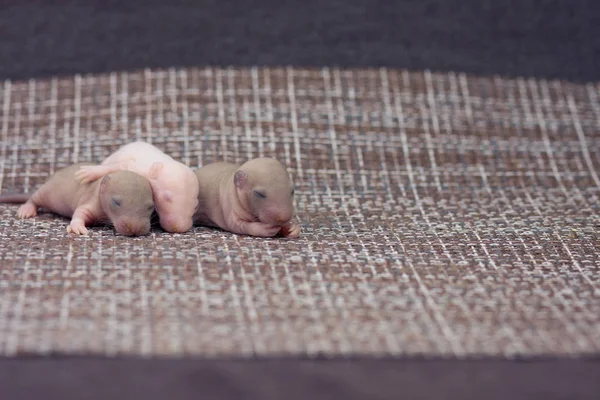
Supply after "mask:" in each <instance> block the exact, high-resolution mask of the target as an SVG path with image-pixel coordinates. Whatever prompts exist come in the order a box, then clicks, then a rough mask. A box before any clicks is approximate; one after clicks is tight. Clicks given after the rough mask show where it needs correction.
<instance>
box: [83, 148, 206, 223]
mask: <svg viewBox="0 0 600 400" xmlns="http://www.w3.org/2000/svg"><path fill="white" fill-rule="evenodd" d="M119 170H129V171H133V172H136V173H138V174H140V175H142V176H144V177H146V178H147V179H148V181H149V182H150V186H151V187H152V193H153V196H154V203H155V206H156V212H157V213H158V217H159V220H160V225H161V226H162V228H163V229H164V230H166V231H167V232H174V233H183V232H186V231H188V230H190V229H191V228H192V226H193V216H194V212H195V210H196V205H197V204H198V192H199V186H198V179H197V178H196V175H195V174H194V171H192V169H191V168H190V167H188V166H187V165H185V164H183V163H180V162H178V161H175V160H174V159H173V158H172V157H170V156H168V155H167V154H165V153H164V152H162V151H161V150H159V149H158V148H156V147H155V146H153V145H152V144H150V143H146V142H133V143H129V144H127V145H124V146H122V147H121V148H119V149H118V150H117V151H115V152H114V153H113V154H111V155H110V156H108V157H107V158H106V159H105V160H104V161H102V163H101V164H100V165H88V166H83V167H81V168H80V169H79V171H77V173H76V174H75V177H76V178H77V179H79V180H81V182H92V181H94V180H96V179H99V178H101V177H103V176H104V175H106V174H109V173H111V172H115V171H119Z"/></svg>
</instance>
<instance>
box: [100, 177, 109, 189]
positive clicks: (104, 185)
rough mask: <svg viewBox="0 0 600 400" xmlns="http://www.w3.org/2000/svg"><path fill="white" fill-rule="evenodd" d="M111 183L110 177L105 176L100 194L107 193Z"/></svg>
mask: <svg viewBox="0 0 600 400" xmlns="http://www.w3.org/2000/svg"><path fill="white" fill-rule="evenodd" d="M109 181H110V176H108V175H104V178H102V180H101V181H100V192H102V193H104V192H106V187H107V186H108V182H109Z"/></svg>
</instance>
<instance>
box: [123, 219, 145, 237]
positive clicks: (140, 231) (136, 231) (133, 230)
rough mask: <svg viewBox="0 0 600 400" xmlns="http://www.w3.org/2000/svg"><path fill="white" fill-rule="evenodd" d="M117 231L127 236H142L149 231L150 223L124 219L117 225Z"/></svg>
mask: <svg viewBox="0 0 600 400" xmlns="http://www.w3.org/2000/svg"><path fill="white" fill-rule="evenodd" d="M117 232H119V233H121V234H123V235H127V236H142V235H146V234H147V233H149V232H150V223H144V222H134V221H131V220H126V221H123V222H121V223H120V224H118V225H117Z"/></svg>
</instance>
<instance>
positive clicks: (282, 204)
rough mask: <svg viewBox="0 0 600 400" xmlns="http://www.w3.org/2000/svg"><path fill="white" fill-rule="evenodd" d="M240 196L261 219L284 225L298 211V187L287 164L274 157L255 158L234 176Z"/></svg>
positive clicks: (269, 223) (249, 209) (243, 202)
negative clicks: (287, 168)
mask: <svg viewBox="0 0 600 400" xmlns="http://www.w3.org/2000/svg"><path fill="white" fill-rule="evenodd" d="M233 180H234V184H235V187H236V189H237V193H238V197H239V199H240V201H241V203H242V205H244V207H246V208H247V211H249V212H250V213H251V214H252V215H253V216H254V217H255V218H256V219H257V220H258V221H260V222H262V223H265V224H267V225H272V226H283V225H285V224H286V223H287V222H289V221H290V220H291V219H292V216H293V214H294V186H293V184H292V181H291V180H290V177H289V175H288V172H287V170H286V169H285V167H284V166H283V165H282V164H281V163H280V162H279V161H277V160H275V159H273V158H268V157H263V158H255V159H253V160H250V161H248V162H246V163H245V164H243V165H242V166H241V167H240V168H239V169H238V170H237V171H236V172H235V175H234V177H233Z"/></svg>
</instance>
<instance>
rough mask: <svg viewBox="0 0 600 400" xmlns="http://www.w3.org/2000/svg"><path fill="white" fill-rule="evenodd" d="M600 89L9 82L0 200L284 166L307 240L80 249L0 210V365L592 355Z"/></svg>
mask: <svg viewBox="0 0 600 400" xmlns="http://www.w3.org/2000/svg"><path fill="white" fill-rule="evenodd" d="M599 129H600V85H598V84H592V83H589V84H571V83H568V82H559V81H543V80H528V79H504V78H492V77H485V78H481V77H475V76H464V75H462V74H453V73H448V74H436V73H429V72H426V71H425V72H408V71H400V70H378V69H372V70H340V69H334V68H331V69H327V68H325V69H314V70H303V69H261V68H257V69H236V70H233V69H181V70H165V71H158V70H149V71H139V72H130V73H118V74H116V73H115V74H112V75H93V76H92V75H90V76H74V77H65V78H56V79H48V80H43V79H38V80H30V81H5V82H3V83H2V84H0V188H1V189H2V192H3V193H6V192H14V191H21V190H26V191H33V190H34V189H35V188H37V187H38V186H39V185H40V184H41V183H42V182H43V181H44V180H45V179H46V178H47V177H48V175H49V174H51V173H53V172H54V171H55V170H56V169H57V168H60V167H64V166H66V165H68V164H70V163H74V162H82V161H84V162H88V161H93V162H99V161H101V160H102V158H103V157H105V156H107V155H108V154H109V153H110V152H111V151H114V150H115V149H116V148H117V147H118V146H120V145H122V144H124V143H127V142H130V141H133V140H140V139H141V140H148V141H151V142H152V143H154V144H155V145H156V146H158V147H159V148H161V149H162V150H164V151H166V152H168V153H169V154H170V155H172V156H173V157H174V158H176V159H178V160H181V161H183V162H186V163H188V164H189V165H191V166H194V167H197V166H201V165H203V164H206V163H209V162H213V161H218V160H226V161H232V162H243V161H245V160H247V159H249V158H252V157H257V156H273V157H276V158H278V159H279V160H280V161H282V162H283V163H284V164H285V165H287V166H288V168H289V170H290V173H291V175H292V176H293V178H294V181H295V183H296V193H297V194H296V204H297V213H298V220H299V222H300V223H301V225H302V226H303V233H302V236H301V238H300V239H298V240H286V239H261V238H252V237H244V236H237V235H233V234H230V233H226V232H222V231H218V230H215V229H209V228H203V227H197V228H194V230H193V231H191V232H189V233H187V234H183V235H174V234H167V233H164V232H162V231H161V230H160V229H159V228H156V229H155V230H154V231H153V232H152V234H151V235H150V236H147V237H143V238H127V237H122V236H115V234H114V233H113V231H112V229H110V228H107V227H99V228H93V229H92V230H91V233H90V235H89V236H88V237H73V236H70V235H69V234H67V233H66V226H67V220H66V219H63V218H60V217H56V216H53V215H50V214H42V215H40V216H39V217H37V218H35V219H31V220H25V221H19V220H17V219H16V218H15V211H16V209H17V206H14V205H0V216H1V218H0V354H5V355H14V354H19V353H24V352H27V353H46V352H67V353H96V354H104V355H114V354H138V355H175V356H176V355H182V354H185V355H234V356H237V355H242V356H244V355H250V354H259V355H270V354H281V353H284V354H315V353H324V354H328V355H337V354H376V355H381V354H386V355H389V354H394V355H397V354H417V353H419V354H428V355H440V354H446V355H451V354H454V355H473V354H493V355H511V354H515V353H519V354H528V355H532V354H544V353H545V354H548V353H550V354H576V353H590V352H598V351H599V350H600V257H599V251H600V241H599V233H598V232H599V228H600V218H599V210H598V204H599V201H598V196H599V189H600V180H599V178H598V175H599V173H598V166H599V165H600V140H599V139H600V134H599V133H598V132H599Z"/></svg>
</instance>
